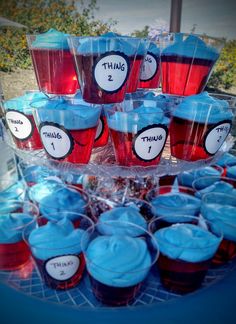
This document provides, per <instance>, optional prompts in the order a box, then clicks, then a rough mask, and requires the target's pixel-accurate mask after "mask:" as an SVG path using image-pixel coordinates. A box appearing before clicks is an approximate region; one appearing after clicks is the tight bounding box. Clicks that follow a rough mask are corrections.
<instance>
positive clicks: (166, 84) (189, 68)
mask: <svg viewBox="0 0 236 324" xmlns="http://www.w3.org/2000/svg"><path fill="white" fill-rule="evenodd" d="M160 44H161V47H162V51H161V73H162V91H163V93H168V94H174V95H180V96H189V95H193V94H197V93H201V92H202V91H203V90H204V88H205V86H206V84H207V81H208V79H209V77H210V74H211V71H212V69H213V66H214V65H215V63H216V61H217V59H218V58H219V55H220V51H221V49H222V47H223V45H224V40H223V39H219V38H213V37H209V36H206V35H194V34H183V33H171V34H169V35H163V36H161V37H160Z"/></svg>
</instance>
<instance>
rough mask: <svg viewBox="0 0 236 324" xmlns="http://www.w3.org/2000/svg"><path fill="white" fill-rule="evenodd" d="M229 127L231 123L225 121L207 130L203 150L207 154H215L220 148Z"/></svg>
mask: <svg viewBox="0 0 236 324" xmlns="http://www.w3.org/2000/svg"><path fill="white" fill-rule="evenodd" d="M230 129H231V123H230V122H225V123H222V124H218V125H217V126H215V127H214V128H212V129H211V130H210V131H209V132H208V134H207V136H206V139H205V150H206V151H207V153H208V154H215V153H216V152H217V151H218V150H219V149H220V147H221V146H222V144H223V143H224V141H225V139H226V137H227V136H228V134H229V132H230Z"/></svg>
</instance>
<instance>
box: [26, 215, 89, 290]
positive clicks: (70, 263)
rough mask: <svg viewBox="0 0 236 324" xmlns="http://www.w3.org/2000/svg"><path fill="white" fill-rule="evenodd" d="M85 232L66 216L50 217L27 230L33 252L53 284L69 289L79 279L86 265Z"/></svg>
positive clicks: (49, 282)
mask: <svg viewBox="0 0 236 324" xmlns="http://www.w3.org/2000/svg"><path fill="white" fill-rule="evenodd" d="M90 225H91V224H90ZM84 233H85V231H84V229H79V228H77V229H75V228H74V226H73V224H72V222H71V221H70V220H69V219H67V218H63V219H61V220H59V221H58V222H52V221H49V222H48V223H47V224H46V225H44V226H40V227H36V228H35V229H33V230H32V231H31V232H29V233H28V243H29V245H30V248H31V252H32V255H33V257H34V259H35V261H36V264H37V267H38V269H39V271H40V273H41V276H42V278H43V280H44V282H45V284H46V285H47V286H49V287H50V288H53V289H69V288H73V287H74V286H75V285H77V284H78V283H79V281H80V279H81V277H82V274H83V271H84V267H85V261H84V257H83V254H82V251H81V238H82V236H83V234H84Z"/></svg>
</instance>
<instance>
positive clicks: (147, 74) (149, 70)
mask: <svg viewBox="0 0 236 324" xmlns="http://www.w3.org/2000/svg"><path fill="white" fill-rule="evenodd" d="M157 67H158V64H157V60H156V58H155V56H153V55H152V54H151V53H147V55H146V56H145V59H144V63H143V65H142V69H141V74H140V80H141V81H149V80H151V79H152V78H153V77H154V76H155V74H156V72H157Z"/></svg>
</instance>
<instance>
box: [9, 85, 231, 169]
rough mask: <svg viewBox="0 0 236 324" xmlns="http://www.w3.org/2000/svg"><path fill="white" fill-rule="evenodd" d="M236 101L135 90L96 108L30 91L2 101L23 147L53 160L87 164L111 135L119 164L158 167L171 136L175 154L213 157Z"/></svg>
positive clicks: (75, 99) (228, 127) (192, 158)
mask: <svg viewBox="0 0 236 324" xmlns="http://www.w3.org/2000/svg"><path fill="white" fill-rule="evenodd" d="M235 103H236V98H234V97H230V96H225V97H224V96H223V97H220V99H219V97H217V96H216V95H212V96H210V95H209V94H208V93H207V92H203V93H201V94H198V95H193V96H188V97H178V96H169V95H162V94H161V95H157V94H155V93H154V92H143V91H137V92H135V93H133V94H129V95H126V98H125V100H124V101H122V102H121V103H115V104H109V105H107V104H106V105H98V104H91V103H87V102H85V101H84V100H83V99H82V98H81V94H80V92H78V93H77V94H76V95H75V96H72V97H68V96H64V97H58V96H57V97H51V98H50V97H48V96H46V95H45V94H44V93H42V92H37V91H32V92H30V91H29V92H26V93H25V94H24V95H23V96H21V97H17V98H14V99H10V100H8V101H6V102H5V103H4V108H5V118H6V122H7V125H8V127H9V129H10V131H11V134H12V136H13V139H14V141H15V144H16V146H17V147H18V148H20V149H32V150H35V149H40V148H44V149H45V151H46V153H47V156H48V157H49V158H52V159H55V160H58V161H62V162H64V161H67V162H71V163H84V164H86V163H88V162H89V160H90V157H91V152H92V148H93V147H98V146H105V145H107V143H108V138H109V132H110V137H111V141H112V144H113V149H114V155H115V159H116V163H117V164H118V165H121V166H135V165H139V166H156V165H158V163H159V162H160V158H161V154H162V152H163V150H164V148H165V145H166V141H167V138H168V135H169V136H170V151H171V155H172V156H173V157H175V158H177V159H180V160H187V161H197V160H201V159H207V158H209V157H212V156H214V155H215V154H216V153H217V152H218V150H219V149H220V148H221V146H222V145H223V143H224V142H225V140H226V138H227V136H228V135H229V133H230V130H231V127H232V123H233V119H234V117H235Z"/></svg>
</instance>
